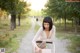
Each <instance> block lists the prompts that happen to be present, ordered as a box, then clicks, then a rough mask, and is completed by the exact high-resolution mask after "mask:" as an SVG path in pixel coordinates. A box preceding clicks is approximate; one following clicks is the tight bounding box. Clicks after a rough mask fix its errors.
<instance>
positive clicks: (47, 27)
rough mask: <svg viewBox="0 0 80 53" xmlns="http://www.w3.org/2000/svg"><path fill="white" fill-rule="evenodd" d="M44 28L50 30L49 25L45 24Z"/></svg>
mask: <svg viewBox="0 0 80 53" xmlns="http://www.w3.org/2000/svg"><path fill="white" fill-rule="evenodd" d="M44 27H45V29H46V30H49V23H46V22H44Z"/></svg>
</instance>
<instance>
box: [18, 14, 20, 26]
mask: <svg viewBox="0 0 80 53" xmlns="http://www.w3.org/2000/svg"><path fill="white" fill-rule="evenodd" d="M18 26H20V14H19V15H18Z"/></svg>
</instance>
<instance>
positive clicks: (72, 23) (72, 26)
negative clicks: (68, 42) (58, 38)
mask: <svg viewBox="0 0 80 53" xmlns="http://www.w3.org/2000/svg"><path fill="white" fill-rule="evenodd" d="M73 23H74V22H73V19H72V27H73Z"/></svg>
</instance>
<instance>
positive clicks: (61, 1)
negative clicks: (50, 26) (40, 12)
mask: <svg viewBox="0 0 80 53" xmlns="http://www.w3.org/2000/svg"><path fill="white" fill-rule="evenodd" d="M79 6H80V2H71V3H70V2H65V0H49V1H48V2H47V4H46V5H45V7H46V9H44V12H46V14H47V15H49V16H52V17H54V16H57V18H65V17H67V19H68V18H69V19H70V18H72V17H79V16H80V7H79Z"/></svg>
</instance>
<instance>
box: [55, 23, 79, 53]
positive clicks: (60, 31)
mask: <svg viewBox="0 0 80 53" xmlns="http://www.w3.org/2000/svg"><path fill="white" fill-rule="evenodd" d="M56 28H57V34H56V36H57V37H58V38H59V39H68V40H69V41H70V44H69V45H68V47H67V49H68V51H70V52H71V53H80V33H79V32H78V33H77V34H75V33H74V27H72V26H71V25H70V24H68V25H67V30H66V31H65V30H64V26H63V24H62V26H58V25H56ZM79 30H80V27H79V26H78V31H79Z"/></svg>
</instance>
